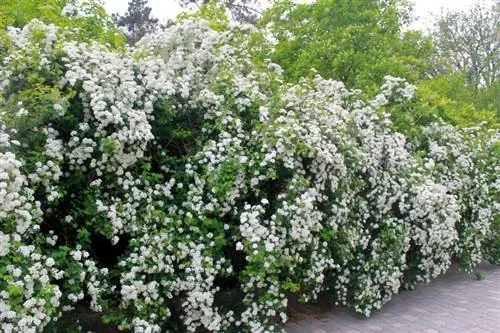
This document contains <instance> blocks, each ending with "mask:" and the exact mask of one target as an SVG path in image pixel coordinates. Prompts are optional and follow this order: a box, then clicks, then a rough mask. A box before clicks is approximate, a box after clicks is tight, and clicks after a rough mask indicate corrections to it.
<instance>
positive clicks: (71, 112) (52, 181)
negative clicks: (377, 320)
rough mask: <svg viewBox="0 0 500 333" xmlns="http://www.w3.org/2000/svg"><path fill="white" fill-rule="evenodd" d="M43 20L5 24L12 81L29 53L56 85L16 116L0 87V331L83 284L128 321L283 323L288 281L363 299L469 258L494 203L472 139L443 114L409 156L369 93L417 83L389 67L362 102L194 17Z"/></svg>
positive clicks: (35, 325) (395, 97)
mask: <svg viewBox="0 0 500 333" xmlns="http://www.w3.org/2000/svg"><path fill="white" fill-rule="evenodd" d="M35 30H36V31H47V33H46V34H45V36H46V37H45V39H44V41H42V42H40V41H34V40H33V31H35ZM53 31H55V30H54V28H52V27H50V26H49V27H47V26H44V25H42V24H41V23H39V22H36V21H35V22H32V23H30V24H29V25H27V26H26V27H25V28H24V29H23V30H11V32H10V36H11V39H12V43H13V46H10V48H9V49H8V50H9V51H8V54H7V56H6V58H5V59H6V60H4V61H3V62H2V64H1V65H0V73H7V74H8V75H9V76H10V77H11V79H10V80H8V81H5V82H3V83H1V85H2V89H3V94H5V96H6V97H11V96H10V95H9V94H10V91H11V90H10V89H11V88H12V87H11V86H12V85H14V84H16V82H23V83H24V84H26V86H27V87H28V88H26V89H27V94H26V96H29V94H28V93H29V89H33V90H35V89H36V87H31V86H30V85H29V75H27V74H29V73H27V72H26V71H27V69H26V67H24V66H22V65H20V64H21V63H22V61H23V60H26V61H29V62H30V63H31V62H35V59H46V60H43V62H44V65H43V66H45V67H44V68H48V69H50V70H49V71H46V70H40V71H38V72H37V75H40V76H42V77H44V78H45V76H49V74H48V73H59V74H58V75H59V77H57V78H56V79H54V78H53V77H50V80H52V81H50V80H49V79H47V82H52V83H51V84H52V85H53V86H54V89H59V90H58V91H59V92H60V94H61V95H62V96H58V98H57V99H58V100H59V102H57V103H56V102H55V101H51V103H50V104H48V105H49V107H50V108H51V109H53V111H54V112H53V114H51V115H50V117H49V116H46V118H45V117H40V119H42V121H40V123H39V124H37V126H36V128H33V129H27V130H24V128H23V131H22V132H23V133H18V132H16V127H17V126H20V125H19V124H21V125H22V124H23V122H24V121H27V120H29V118H30V115H31V116H33V117H34V116H38V114H37V113H36V110H32V109H31V108H30V107H28V106H27V104H26V103H25V104H23V102H24V101H23V100H20V101H17V100H15V98H12V101H11V100H10V99H8V98H5V99H2V100H0V101H1V102H2V103H4V104H5V106H6V107H5V110H7V111H6V112H7V113H8V114H7V115H8V117H3V118H1V120H0V121H1V123H0V126H2V127H1V131H0V157H1V159H0V199H1V200H0V221H1V222H2V228H1V229H0V263H2V265H5V266H6V267H8V276H9V278H8V279H4V278H3V277H0V286H2V287H5V289H6V291H5V292H3V293H1V294H0V297H1V301H0V307H2V315H1V316H0V324H2V325H4V326H2V328H3V329H4V331H7V332H8V331H9V330H10V331H12V332H18V331H23V332H35V331H42V330H43V328H44V326H45V325H47V323H49V322H50V321H55V320H57V318H59V317H60V316H61V313H62V311H70V310H72V309H73V308H74V307H75V305H76V304H81V303H82V302H85V301H86V300H89V302H88V303H89V304H88V305H89V306H90V308H91V309H92V310H94V311H103V312H106V311H110V312H114V311H115V310H116V309H113V308H106V304H113V305H116V306H117V307H118V308H119V310H120V311H118V312H119V314H118V315H116V313H114V314H113V316H112V317H113V318H118V319H115V323H116V324H119V327H120V328H122V329H133V330H134V332H136V333H145V332H147V333H156V332H169V331H172V332H178V331H183V330H187V331H188V332H196V331H199V330H203V329H205V330H208V331H212V332H225V331H228V330H236V331H241V332H281V331H282V330H283V329H282V325H281V324H280V321H281V322H285V321H286V319H287V317H286V306H287V298H286V296H285V295H286V293H287V292H290V291H293V292H300V294H301V296H302V300H304V301H309V300H313V299H315V298H317V297H318V295H319V294H321V293H328V294H330V295H331V296H332V297H333V298H334V299H335V300H336V302H337V303H339V304H343V305H348V306H352V307H354V308H355V309H356V310H357V311H360V312H362V313H364V314H366V315H369V314H370V313H371V312H372V311H373V310H375V309H378V308H380V307H381V306H382V305H383V304H384V303H385V302H387V301H388V300H390V299H391V297H392V296H393V295H394V294H395V293H397V292H398V291H399V290H400V288H401V287H402V286H407V287H411V286H412V285H413V284H414V283H415V282H417V281H426V282H427V281H429V280H430V279H432V278H434V277H436V276H437V275H439V274H441V273H443V272H444V271H446V269H447V268H448V267H449V265H450V263H451V260H452V258H453V257H454V256H459V257H460V258H462V260H465V261H466V262H467V263H470V265H473V264H475V263H477V262H478V261H479V260H480V258H481V242H482V241H483V239H484V237H485V235H486V234H487V232H488V228H489V225H490V220H491V218H492V215H493V212H492V207H493V204H492V202H491V201H492V200H491V196H490V192H489V191H490V190H489V186H490V184H489V182H490V181H491V179H490V178H491V177H489V176H487V174H488V172H489V171H488V170H486V169H487V168H486V167H485V166H484V165H482V164H481V163H483V162H482V161H483V160H484V158H483V155H484V154H485V152H484V151H483V148H482V146H481V142H483V140H480V138H479V137H477V134H476V132H474V131H471V132H470V133H468V134H467V135H469V136H470V137H471V138H472V137H473V136H476V137H477V140H475V141H473V142H474V144H475V146H471V145H469V144H466V140H465V138H464V137H463V135H462V134H460V133H459V132H458V131H457V130H455V129H454V128H453V127H446V126H444V125H439V124H436V125H433V126H430V127H428V128H426V129H424V132H423V137H424V140H423V141H425V142H426V147H428V149H427V150H426V151H425V154H424V155H425V156H424V157H423V158H421V157H418V155H417V154H415V152H414V151H411V150H409V148H408V145H407V142H406V138H405V136H404V135H402V134H400V133H396V132H394V131H393V130H391V121H390V118H389V116H387V115H385V114H382V113H381V112H380V110H379V108H381V107H385V110H388V109H390V107H391V105H392V103H406V102H407V101H408V100H409V99H412V98H413V93H414V89H415V87H414V86H411V85H409V84H408V83H406V81H404V80H402V79H398V78H392V77H387V78H386V83H385V84H384V85H383V86H382V88H381V92H380V94H378V95H377V96H376V97H375V99H373V100H371V101H365V100H364V99H363V98H361V97H360V96H361V94H360V93H359V92H356V91H349V90H348V89H346V88H345V86H344V85H343V84H342V83H340V82H337V81H332V80H325V79H322V78H321V77H316V78H314V79H311V80H305V79H304V80H302V81H301V82H300V83H298V84H296V85H286V84H284V83H283V79H282V76H281V75H282V70H281V68H279V66H277V65H275V64H271V63H267V64H266V66H264V67H262V66H260V67H257V66H253V65H252V59H251V57H250V55H249V52H248V50H245V44H244V43H243V44H242V45H238V44H237V45H234V44H233V45H231V42H232V41H233V42H234V41H235V40H238V38H237V37H235V35H237V34H234V35H232V33H231V32H225V33H218V32H215V31H213V30H211V29H210V28H209V25H208V23H206V22H195V21H187V22H184V23H183V24H179V25H175V26H173V27H170V28H169V29H167V30H165V31H162V32H158V33H156V34H154V35H152V36H149V37H146V38H144V39H143V40H142V41H141V42H140V45H139V46H138V47H137V48H135V49H131V50H126V51H110V50H108V49H107V48H106V47H104V46H101V45H97V44H95V43H94V44H83V43H76V42H74V41H71V34H70V33H68V34H65V35H64V36H66V37H64V38H63V39H62V40H54V39H53V34H52V32H53ZM54 45H55V47H54ZM55 49H57V50H58V51H55ZM49 59H50V60H49ZM256 68H259V69H258V70H257V69H256ZM52 69H53V70H52ZM44 75H45V76H44ZM51 75H52V74H51ZM54 75H55V74H54ZM19 86H21V85H19ZM16 96H17V95H16ZM16 98H17V97H16ZM9 103H10V104H9ZM20 108H22V109H23V112H21V114H20V115H17V116H12V117H11V114H14V115H16V114H18V113H19V112H20ZM9 112H10V113H9ZM43 116H45V115H43ZM47 118H48V119H47ZM35 119H38V118H35ZM38 127H39V128H38ZM11 137H12V139H11ZM476 143H477V144H476ZM482 154H483V155H482ZM457 226H458V228H457ZM36 232H37V233H39V235H38V236H40V235H41V236H42V239H43V240H40V239H39V237H38V238H37V233H36ZM99 237H105V238H107V240H109V246H112V248H113V249H120V248H122V247H123V249H121V250H120V251H121V252H119V253H111V252H112V251H110V252H109V253H107V252H106V251H107V250H106V249H103V248H100V247H99V245H98V242H97V241H96V240H95V239H99ZM20 256H22V257H20ZM111 256H114V257H112V258H111ZM113 260H115V261H116V262H117V263H116V264H115V263H113ZM107 261H110V262H111V263H106V262H107ZM19 263H21V264H19ZM30 267H34V269H36V272H35V271H32V268H30ZM108 271H110V273H111V274H108V273H109V272H108ZM113 277H118V279H119V282H117V281H116V279H114V278H113ZM26 278H28V281H26ZM33 281H39V283H38V282H37V283H38V284H37V283H35V284H33ZM55 281H57V283H55ZM40 286H41V287H40ZM37 288H39V289H37ZM47 295H49V296H50V297H51V301H50V302H49V303H50V306H49V305H48V304H46V303H44V302H43V300H44V299H46V298H44V297H46V296H47ZM103 297H105V298H108V299H107V300H106V301H107V302H101V300H102V298H103ZM231 298H233V299H231ZM52 300H53V301H52ZM225 301H228V302H230V303H231V302H233V303H232V304H235V305H234V306H226V305H225V304H224V302H225ZM24 303H26V304H24ZM20 304H24V306H25V307H27V308H28V309H33V311H31V310H30V311H31V312H30V311H28V312H25V311H23V310H21V308H20ZM4 309H5V311H4ZM4 313H5V314H6V315H3V314H4Z"/></svg>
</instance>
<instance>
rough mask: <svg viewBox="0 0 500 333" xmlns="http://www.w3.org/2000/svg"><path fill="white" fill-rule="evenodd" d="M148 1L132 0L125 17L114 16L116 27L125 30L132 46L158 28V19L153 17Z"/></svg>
mask: <svg viewBox="0 0 500 333" xmlns="http://www.w3.org/2000/svg"><path fill="white" fill-rule="evenodd" d="M147 2H148V1H147V0H131V1H130V2H129V3H128V10H127V12H126V13H125V14H124V15H118V14H114V15H113V17H114V19H115V22H116V25H117V26H118V27H124V28H125V34H126V35H127V38H128V41H129V43H130V45H135V43H137V41H139V40H140V39H141V38H142V37H143V36H144V35H146V34H147V33H150V32H152V31H153V30H155V28H157V27H158V19H157V18H154V17H152V16H151V7H149V6H147Z"/></svg>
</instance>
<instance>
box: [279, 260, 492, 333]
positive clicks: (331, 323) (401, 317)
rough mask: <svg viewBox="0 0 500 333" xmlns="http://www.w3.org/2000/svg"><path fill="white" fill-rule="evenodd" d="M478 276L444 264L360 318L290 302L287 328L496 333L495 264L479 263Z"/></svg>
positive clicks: (302, 332)
mask: <svg viewBox="0 0 500 333" xmlns="http://www.w3.org/2000/svg"><path fill="white" fill-rule="evenodd" d="M477 270H478V271H481V272H483V273H484V279H483V280H477V279H476V276H475V275H474V274H470V275H468V274H465V273H461V272H458V271H457V270H456V269H450V271H448V273H446V274H445V275H443V276H441V277H438V278H437V279H436V280H434V281H432V282H431V283H430V284H428V285H425V284H422V285H418V286H417V288H416V289H415V290H412V291H405V292H402V293H400V294H398V295H396V296H394V298H393V299H392V300H391V301H390V302H389V303H387V304H386V305H385V306H384V307H383V308H382V309H381V310H380V311H378V312H375V313H373V314H372V316H371V317H370V318H364V317H362V316H360V315H358V314H356V313H354V312H353V311H351V310H348V309H343V308H334V307H331V306H328V305H298V306H293V307H292V312H291V314H290V321H289V323H288V324H287V325H286V331H287V333H373V332H381V333H500V267H499V266H492V265H487V264H482V265H480V266H479V267H478V268H477Z"/></svg>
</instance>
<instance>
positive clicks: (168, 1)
mask: <svg viewBox="0 0 500 333" xmlns="http://www.w3.org/2000/svg"><path fill="white" fill-rule="evenodd" d="M128 1H129V0H104V6H105V8H106V11H107V12H108V13H110V14H111V13H116V12H118V13H123V12H125V11H126V10H127V6H128ZM306 1H308V0H302V1H301V2H306ZM413 1H414V3H415V14H416V15H417V17H419V20H418V21H417V22H415V23H414V24H412V27H414V28H420V27H425V26H427V24H428V22H429V20H430V17H431V15H430V13H432V14H439V12H440V11H441V9H444V10H447V9H458V10H464V9H467V8H468V7H470V6H471V5H473V4H475V3H477V2H484V1H486V2H488V1H489V2H491V1H494V0H413ZM149 6H150V7H151V8H153V11H152V13H153V16H154V17H157V18H159V19H160V21H162V22H164V21H165V20H166V19H167V18H175V16H176V15H177V14H178V13H180V12H181V11H182V8H181V7H180V6H179V5H178V2H177V1H176V0H149Z"/></svg>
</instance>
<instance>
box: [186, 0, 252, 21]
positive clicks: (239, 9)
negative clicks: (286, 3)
mask: <svg viewBox="0 0 500 333" xmlns="http://www.w3.org/2000/svg"><path fill="white" fill-rule="evenodd" d="M178 2H179V4H180V5H181V6H182V7H184V8H187V7H189V6H193V5H194V6H195V7H197V8H201V7H202V6H204V5H207V4H209V3H210V2H214V3H215V2H217V3H219V4H222V5H224V6H225V7H226V8H227V10H228V11H229V13H230V15H231V19H233V20H234V21H236V22H245V23H255V22H256V21H257V20H258V19H259V17H260V16H261V12H260V10H259V5H258V3H259V1H258V0H222V1H214V0H178Z"/></svg>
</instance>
